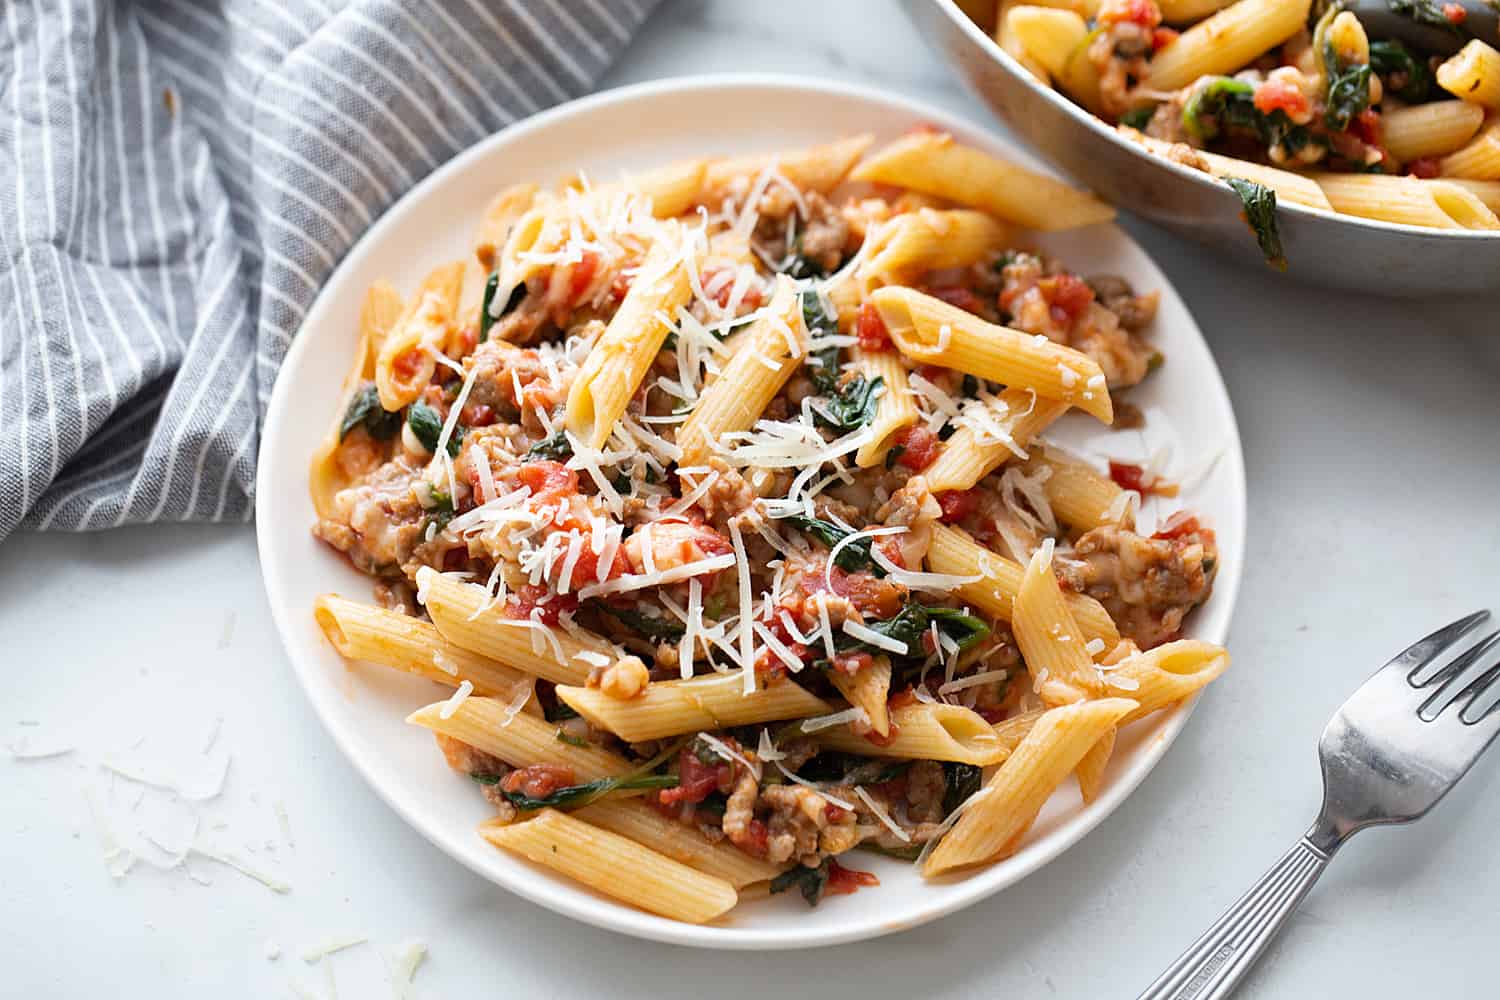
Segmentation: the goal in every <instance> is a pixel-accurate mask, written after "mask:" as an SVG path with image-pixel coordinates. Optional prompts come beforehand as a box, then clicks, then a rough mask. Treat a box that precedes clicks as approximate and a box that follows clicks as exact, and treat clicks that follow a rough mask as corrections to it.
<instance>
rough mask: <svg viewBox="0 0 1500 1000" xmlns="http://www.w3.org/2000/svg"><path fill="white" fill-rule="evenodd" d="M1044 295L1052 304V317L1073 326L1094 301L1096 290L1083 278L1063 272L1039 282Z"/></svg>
mask: <svg viewBox="0 0 1500 1000" xmlns="http://www.w3.org/2000/svg"><path fill="white" fill-rule="evenodd" d="M1037 285H1038V287H1040V288H1041V290H1042V295H1043V296H1044V297H1045V298H1046V299H1047V302H1048V303H1049V304H1051V306H1052V318H1053V319H1054V320H1056V321H1058V322H1059V323H1062V324H1064V325H1067V326H1072V325H1073V323H1075V322H1076V321H1077V320H1078V317H1079V316H1082V315H1083V312H1084V310H1085V309H1087V308H1088V307H1089V303H1090V302H1092V301H1094V290H1093V289H1092V288H1090V287H1089V285H1088V282H1086V281H1084V280H1083V279H1081V278H1079V277H1077V276H1075V275H1072V274H1068V273H1067V272H1063V273H1062V274H1058V275H1053V276H1052V277H1048V278H1043V279H1042V280H1041V281H1039V282H1037Z"/></svg>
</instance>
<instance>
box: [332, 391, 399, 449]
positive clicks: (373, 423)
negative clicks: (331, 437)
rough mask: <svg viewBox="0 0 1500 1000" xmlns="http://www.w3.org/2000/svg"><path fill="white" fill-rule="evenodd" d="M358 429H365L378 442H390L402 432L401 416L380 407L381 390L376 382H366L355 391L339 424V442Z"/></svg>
mask: <svg viewBox="0 0 1500 1000" xmlns="http://www.w3.org/2000/svg"><path fill="white" fill-rule="evenodd" d="M356 427H363V428H364V429H365V433H366V434H368V435H370V437H372V438H374V439H376V440H377V441H388V440H390V438H391V437H392V436H394V435H395V434H396V432H398V431H399V430H401V414H400V413H399V412H398V413H390V412H387V411H386V409H385V407H383V406H381V405H380V390H378V389H376V388H375V383H374V382H366V383H364V384H363V385H361V386H360V387H359V388H358V389H356V390H355V392H354V397H353V398H352V399H350V400H349V408H348V409H346V410H345V411H344V419H343V421H342V422H341V423H340V424H339V440H340V441H342V440H344V438H345V437H347V436H348V435H349V432H350V431H352V430H354V428H356Z"/></svg>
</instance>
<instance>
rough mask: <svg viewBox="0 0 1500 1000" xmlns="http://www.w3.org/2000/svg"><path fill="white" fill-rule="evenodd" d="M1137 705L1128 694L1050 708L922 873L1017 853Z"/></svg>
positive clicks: (979, 796) (935, 849) (940, 844)
mask: <svg viewBox="0 0 1500 1000" xmlns="http://www.w3.org/2000/svg"><path fill="white" fill-rule="evenodd" d="M1135 707H1136V703H1135V702H1133V701H1130V700H1129V699H1126V698H1101V699H1099V700H1097V701H1083V702H1077V703H1075V704H1071V705H1063V706H1061V707H1059V708H1054V709H1052V710H1050V711H1048V712H1047V713H1046V714H1045V715H1043V716H1042V717H1041V718H1040V719H1038V720H1037V722H1036V725H1034V726H1033V727H1032V729H1031V731H1030V732H1029V733H1027V734H1026V738H1025V739H1024V740H1022V741H1021V745H1020V746H1018V747H1016V750H1015V752H1014V753H1012V754H1011V755H1010V756H1009V757H1007V758H1006V759H1005V762H1004V763H1003V764H1001V765H1000V768H999V769H998V770H997V771H996V772H995V773H994V775H992V776H991V777H990V780H989V781H988V782H986V783H985V786H984V788H983V789H981V790H980V791H979V792H977V793H976V795H977V796H978V798H975V799H971V800H970V804H969V806H968V808H967V809H965V810H964V813H963V815H962V816H960V817H959V820H958V822H957V823H956V824H954V826H953V829H951V830H949V831H948V833H947V834H946V835H944V837H943V839H942V840H941V841H940V842H939V843H938V845H937V847H936V848H934V849H933V851H932V853H931V854H929V855H928V856H927V861H926V863H925V864H923V866H922V874H923V875H925V876H927V877H929V878H930V877H932V876H934V875H941V874H943V873H944V872H948V871H951V870H953V869H955V868H964V867H968V866H970V865H977V864H982V863H984V862H986V861H994V860H997V859H999V858H1002V857H1006V856H1008V855H1011V854H1014V853H1015V852H1016V850H1017V848H1019V847H1020V844H1021V838H1022V837H1024V836H1025V835H1026V831H1027V830H1028V829H1030V828H1031V824H1032V823H1034V822H1035V821H1036V817H1037V814H1038V813H1040V812H1041V811H1042V804H1043V803H1045V802H1046V801H1047V799H1048V797H1049V796H1051V795H1052V793H1053V792H1054V791H1056V790H1057V786H1059V785H1061V784H1062V783H1063V781H1064V780H1065V779H1066V778H1067V776H1068V775H1069V774H1072V773H1073V771H1074V769H1075V768H1077V766H1078V763H1079V761H1081V760H1082V759H1083V757H1084V755H1085V754H1087V753H1088V751H1089V749H1090V748H1091V747H1093V746H1094V745H1095V744H1096V743H1098V741H1099V739H1100V738H1101V737H1102V736H1104V734H1105V733H1107V732H1109V731H1110V730H1111V729H1113V728H1114V727H1115V726H1116V725H1117V724H1118V723H1119V721H1120V720H1121V719H1122V718H1123V717H1124V716H1126V715H1127V714H1128V713H1129V712H1130V711H1131V710H1133V709H1134V708H1135Z"/></svg>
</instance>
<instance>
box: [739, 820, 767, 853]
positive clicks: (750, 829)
mask: <svg viewBox="0 0 1500 1000" xmlns="http://www.w3.org/2000/svg"><path fill="white" fill-rule="evenodd" d="M736 846H737V847H739V849H740V850H742V851H746V852H748V853H750V854H753V855H755V856H756V857H760V858H763V857H765V856H766V851H767V849H769V848H770V846H771V831H770V830H768V829H766V824H764V823H762V822H761V821H760V820H758V819H752V820H751V821H750V822H749V823H748V824H747V825H746V829H745V842H744V843H741V844H736Z"/></svg>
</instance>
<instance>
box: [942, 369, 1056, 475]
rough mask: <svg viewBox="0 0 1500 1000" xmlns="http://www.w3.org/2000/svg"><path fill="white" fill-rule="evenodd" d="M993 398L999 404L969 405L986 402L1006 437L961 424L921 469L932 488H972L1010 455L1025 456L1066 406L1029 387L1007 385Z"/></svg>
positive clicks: (1012, 456) (1006, 460)
mask: <svg viewBox="0 0 1500 1000" xmlns="http://www.w3.org/2000/svg"><path fill="white" fill-rule="evenodd" d="M996 398H997V399H998V400H999V404H1000V405H993V404H989V403H985V402H983V401H980V402H975V403H971V404H969V405H971V406H980V405H983V406H987V407H988V408H989V409H990V410H991V411H992V415H993V417H994V419H995V420H996V421H997V422H999V423H1000V425H1001V426H1002V427H1003V429H1004V430H1005V432H1006V437H1005V438H1001V437H998V436H995V435H994V434H985V433H983V432H982V431H980V430H979V429H977V428H976V426H975V425H974V424H972V423H966V424H963V425H960V426H959V428H958V430H957V431H955V432H954V433H953V436H952V437H950V438H949V439H948V440H947V441H946V442H944V443H943V450H942V451H940V452H939V453H938V457H937V460H936V461H935V462H933V463H932V464H931V465H930V466H928V467H927V469H926V470H925V471H924V472H923V475H924V476H925V477H926V479H927V486H928V488H929V489H930V490H932V492H934V493H941V492H944V491H945V490H967V489H972V488H973V487H974V485H975V484H976V483H978V482H979V481H980V480H981V479H983V478H984V477H985V476H987V475H989V474H990V473H991V472H993V471H995V470H996V469H998V468H999V467H1000V466H1002V465H1004V464H1005V463H1006V462H1008V461H1010V460H1011V459H1012V458H1024V457H1026V454H1027V452H1026V449H1027V448H1029V447H1030V445H1031V442H1032V441H1033V440H1035V439H1036V436H1037V435H1038V434H1040V433H1041V432H1042V431H1044V430H1046V429H1047V428H1048V427H1050V426H1051V425H1052V424H1053V422H1054V421H1056V420H1057V418H1058V417H1060V416H1062V415H1063V413H1065V412H1066V411H1067V409H1068V404H1067V403H1061V402H1058V401H1057V400H1053V399H1042V398H1040V397H1039V396H1036V395H1035V394H1034V393H1032V392H1031V390H1029V389H1006V390H1005V391H1004V392H1002V393H1000V395H999V396H998V397H996ZM1002 406H1003V410H1002ZM1018 449H1019V450H1018Z"/></svg>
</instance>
